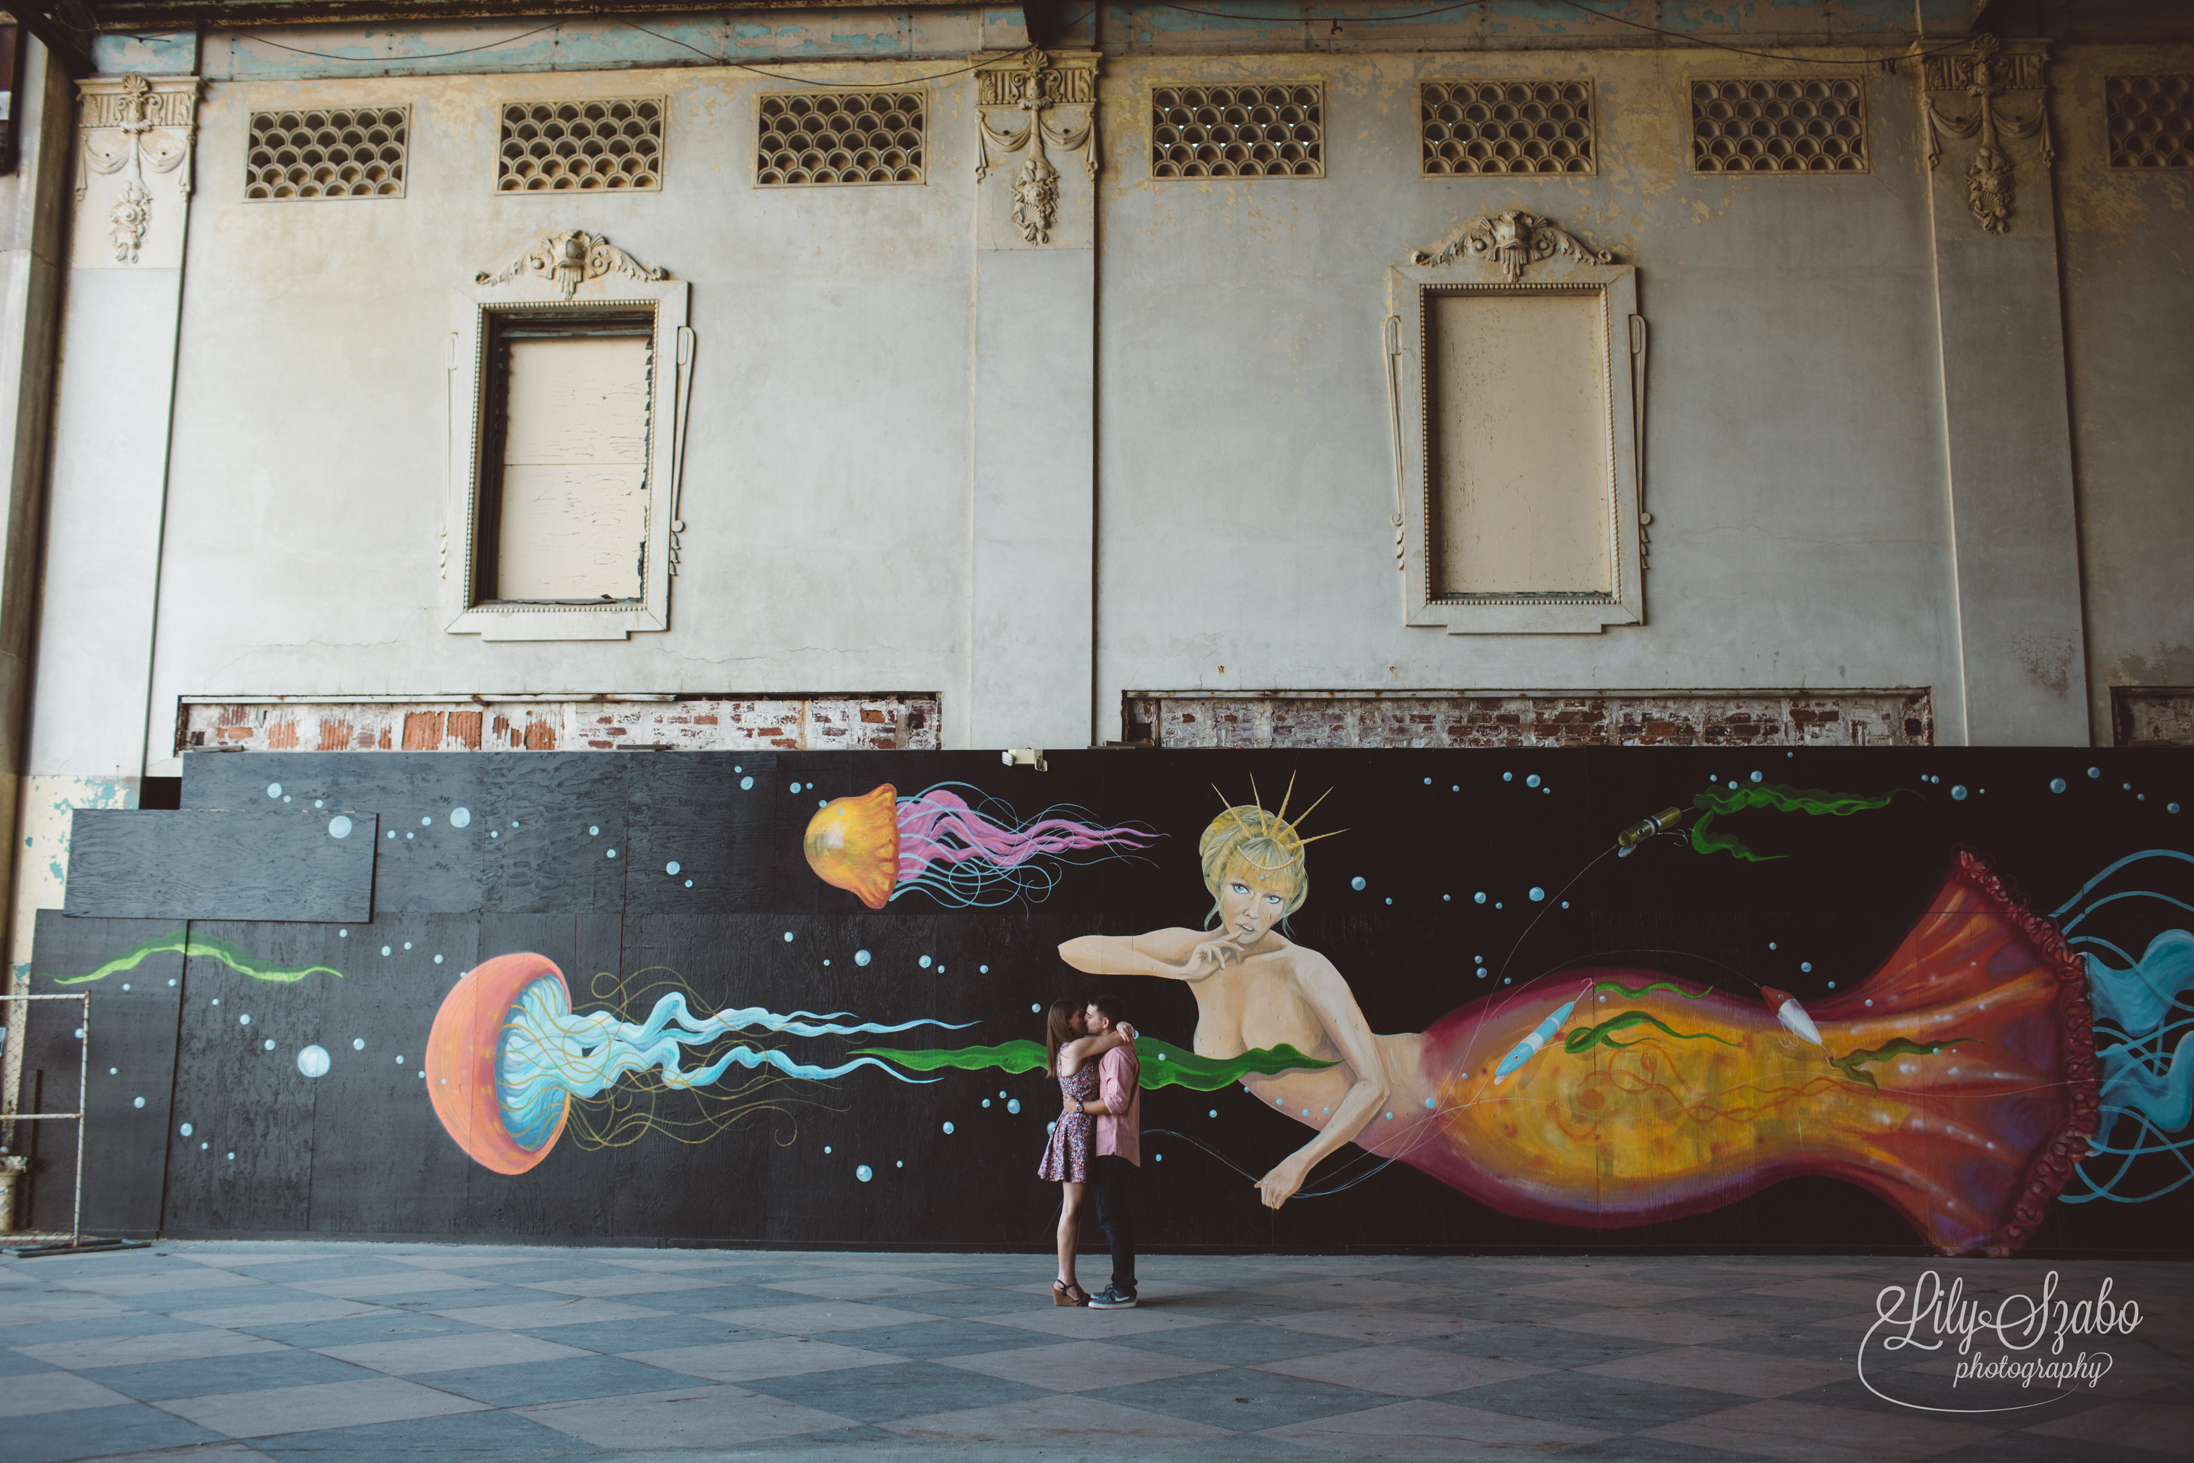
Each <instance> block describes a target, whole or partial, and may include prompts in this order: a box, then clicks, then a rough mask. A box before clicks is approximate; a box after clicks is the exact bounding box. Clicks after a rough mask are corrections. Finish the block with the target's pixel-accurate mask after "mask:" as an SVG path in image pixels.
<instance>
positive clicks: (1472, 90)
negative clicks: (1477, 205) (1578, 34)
mask: <svg viewBox="0 0 2194 1463" xmlns="http://www.w3.org/2000/svg"><path fill="white" fill-rule="evenodd" d="M1417 110H1418V123H1419V130H1420V134H1421V136H1422V140H1423V145H1424V154H1423V158H1424V175H1425V176H1426V177H1428V178H1448V177H1462V176H1469V175H1473V174H1482V173H1590V172H1593V171H1595V170H1596V169H1595V164H1594V150H1593V121H1592V83H1591V82H1589V81H1428V82H1425V83H1424V84H1422V85H1421V86H1419V87H1418V88H1417Z"/></svg>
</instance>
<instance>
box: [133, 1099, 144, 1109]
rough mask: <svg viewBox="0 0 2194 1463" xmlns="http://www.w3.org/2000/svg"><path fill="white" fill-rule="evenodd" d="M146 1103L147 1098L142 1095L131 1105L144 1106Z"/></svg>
mask: <svg viewBox="0 0 2194 1463" xmlns="http://www.w3.org/2000/svg"><path fill="white" fill-rule="evenodd" d="M144 1105H145V1099H143V1098H142V1097H140V1098H137V1099H136V1100H134V1101H133V1102H131V1103H130V1106H131V1107H143V1106H144Z"/></svg>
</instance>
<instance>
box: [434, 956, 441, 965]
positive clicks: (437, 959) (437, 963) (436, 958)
mask: <svg viewBox="0 0 2194 1463" xmlns="http://www.w3.org/2000/svg"><path fill="white" fill-rule="evenodd" d="M434 963H435V964H436V965H440V964H441V963H442V957H441V956H439V955H437V956H435V957H434Z"/></svg>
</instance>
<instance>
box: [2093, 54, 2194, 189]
mask: <svg viewBox="0 0 2194 1463" xmlns="http://www.w3.org/2000/svg"><path fill="white" fill-rule="evenodd" d="M2103 95H2104V97H2105V98H2106V100H2107V104H2108V112H2109V118H2110V165H2111V166H2112V167H2114V168H2194V76H2112V77H2109V78H2106V79H2105V80H2104V82H2103Z"/></svg>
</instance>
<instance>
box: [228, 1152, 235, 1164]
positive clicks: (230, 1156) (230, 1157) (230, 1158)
mask: <svg viewBox="0 0 2194 1463" xmlns="http://www.w3.org/2000/svg"><path fill="white" fill-rule="evenodd" d="M235 1161H236V1155H235V1154H233V1153H231V1154H230V1155H229V1162H231V1163H234V1162H235Z"/></svg>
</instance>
